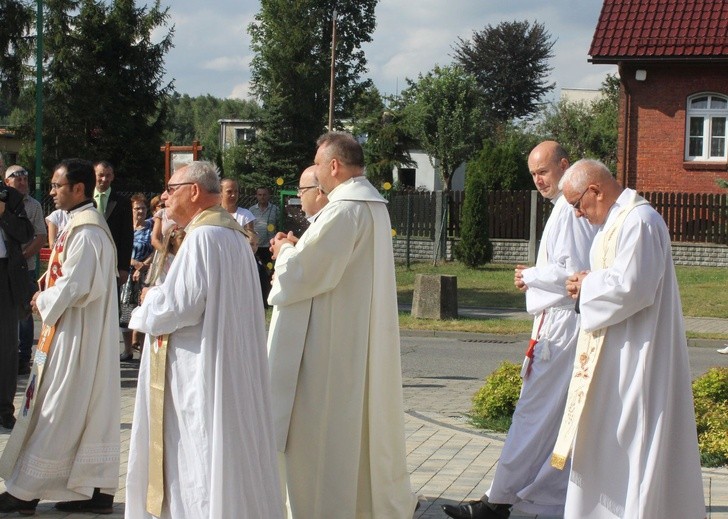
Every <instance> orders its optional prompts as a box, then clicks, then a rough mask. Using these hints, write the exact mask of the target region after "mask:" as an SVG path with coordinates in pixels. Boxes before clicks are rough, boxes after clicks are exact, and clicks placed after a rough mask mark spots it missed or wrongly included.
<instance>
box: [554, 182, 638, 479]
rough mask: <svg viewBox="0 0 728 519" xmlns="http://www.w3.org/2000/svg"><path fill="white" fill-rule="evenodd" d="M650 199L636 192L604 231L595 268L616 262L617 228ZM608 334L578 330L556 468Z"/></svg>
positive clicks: (565, 453)
mask: <svg viewBox="0 0 728 519" xmlns="http://www.w3.org/2000/svg"><path fill="white" fill-rule="evenodd" d="M647 203H648V202H647V200H645V199H644V198H642V197H641V196H639V195H638V194H637V193H634V194H633V196H632V197H631V198H630V200H629V201H628V202H627V204H626V205H625V206H624V207H623V208H622V209H621V210H620V211H619V213H618V214H617V216H616V218H615V220H614V223H613V224H612V226H611V227H610V228H609V229H608V230H607V231H606V232H604V234H602V236H601V238H600V240H599V241H598V242H597V243H596V244H595V247H596V248H595V251H594V257H595V260H596V262H597V264H596V265H595V267H596V269H595V270H601V269H605V268H608V267H610V266H611V265H612V264H613V263H614V258H615V256H616V253H617V238H618V236H619V232H618V231H619V230H621V228H622V225H623V224H624V220H625V219H626V218H627V215H628V214H629V213H630V211H632V209H634V208H635V207H637V206H640V205H644V204H647ZM606 334H607V328H600V329H598V330H594V331H593V332H586V331H584V330H583V329H582V330H581V331H580V332H579V340H578V342H577V344H576V357H575V358H574V370H573V372H572V374H571V382H570V383H569V393H568V396H567V398H566V407H565V408H564V416H563V417H562V418H561V427H560V428H559V435H558V437H557V439H556V445H555V446H554V452H553V454H552V455H551V466H552V467H554V468H556V469H559V470H563V469H564V467H565V466H566V460H567V459H568V458H569V454H570V453H571V448H572V446H573V444H574V438H575V436H576V431H577V429H578V427H579V420H580V418H581V414H582V411H583V410H584V405H585V404H586V400H587V396H588V393H589V385H590V384H591V381H592V379H593V378H594V373H596V370H597V362H598V360H599V353H600V352H601V350H602V345H603V344H604V338H605V336H606Z"/></svg>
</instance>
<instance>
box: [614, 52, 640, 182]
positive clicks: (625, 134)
mask: <svg viewBox="0 0 728 519" xmlns="http://www.w3.org/2000/svg"><path fill="white" fill-rule="evenodd" d="M618 70H619V77H620V78H622V81H621V83H622V88H624V110H623V112H624V121H623V123H622V187H636V186H629V185H627V182H628V180H629V175H628V169H629V158H630V156H629V144H630V142H631V139H630V130H631V128H632V125H631V121H632V93H631V92H630V90H629V87H628V86H627V76H626V75H625V73H624V67H623V63H619V65H618Z"/></svg>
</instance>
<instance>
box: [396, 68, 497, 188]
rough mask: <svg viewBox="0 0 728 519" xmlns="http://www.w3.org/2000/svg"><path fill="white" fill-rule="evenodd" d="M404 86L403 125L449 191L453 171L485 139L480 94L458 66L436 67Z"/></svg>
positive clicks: (486, 126)
mask: <svg viewBox="0 0 728 519" xmlns="http://www.w3.org/2000/svg"><path fill="white" fill-rule="evenodd" d="M408 85H409V86H408V87H407V89H405V90H404V91H403V92H402V97H401V103H402V106H403V108H402V109H403V110H404V117H405V119H406V123H405V124H406V125H407V127H408V128H409V129H410V131H411V133H412V135H413V136H414V137H415V138H416V139H417V141H418V142H419V143H420V145H421V147H422V149H423V150H424V151H425V152H427V154H428V155H429V156H430V162H431V163H432V166H433V167H434V168H435V169H436V170H439V171H440V174H441V175H442V180H443V183H444V184H445V190H447V191H449V190H450V188H451V187H452V186H451V184H452V175H453V173H454V172H455V170H456V169H457V168H458V166H460V164H462V163H463V162H465V161H467V160H468V159H470V157H471V156H472V155H473V154H474V153H475V152H476V151H477V150H478V149H480V147H481V145H482V143H483V139H484V138H485V136H486V135H487V130H488V123H487V121H488V116H487V114H486V112H485V110H484V105H483V102H482V97H481V93H480V90H479V88H478V86H477V84H476V82H475V78H474V77H473V76H471V75H470V74H467V73H466V72H464V71H463V69H462V68H460V67H458V66H452V67H439V66H436V67H435V68H434V69H433V70H432V71H430V72H428V73H427V75H425V76H422V74H420V76H419V79H418V80H417V82H413V81H411V80H408Z"/></svg>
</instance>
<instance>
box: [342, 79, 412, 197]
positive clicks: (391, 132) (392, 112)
mask: <svg viewBox="0 0 728 519" xmlns="http://www.w3.org/2000/svg"><path fill="white" fill-rule="evenodd" d="M353 123H354V130H353V131H354V133H355V134H356V135H362V136H365V141H364V143H363V144H362V147H363V148H364V162H365V163H366V165H367V178H369V180H370V181H372V183H374V184H375V185H376V184H378V183H382V182H390V183H391V182H393V178H392V177H393V171H394V168H396V167H402V166H406V167H409V166H413V165H414V164H415V162H414V161H413V160H412V157H411V156H410V152H409V150H411V149H413V148H415V147H416V146H417V143H416V141H415V139H414V137H412V136H411V135H410V132H409V131H408V130H407V128H406V127H405V125H404V116H403V113H402V110H400V109H399V107H397V106H396V103H395V101H394V100H393V99H389V98H383V97H382V96H381V95H380V93H379V90H377V88H376V87H375V86H371V87H370V88H368V89H367V90H366V91H365V92H364V94H363V95H362V96H361V98H360V99H359V102H357V104H356V106H355V108H354V118H353Z"/></svg>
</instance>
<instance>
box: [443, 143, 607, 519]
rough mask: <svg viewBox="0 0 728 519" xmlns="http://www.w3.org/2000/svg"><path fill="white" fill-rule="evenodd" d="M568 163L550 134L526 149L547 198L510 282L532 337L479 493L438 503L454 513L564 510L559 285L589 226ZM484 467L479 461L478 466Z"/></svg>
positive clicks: (565, 303) (582, 254)
mask: <svg viewBox="0 0 728 519" xmlns="http://www.w3.org/2000/svg"><path fill="white" fill-rule="evenodd" d="M568 167H569V161H568V158H567V155H566V152H565V151H564V149H563V148H562V147H561V146H560V145H559V144H558V143H556V142H554V141H545V142H542V143H540V144H539V145H538V146H536V147H535V148H534V149H533V150H531V153H530V154H529V157H528V169H529V171H530V172H531V176H532V178H533V182H534V185H535V187H536V189H538V191H539V192H540V193H541V195H543V196H544V197H545V198H547V199H548V200H551V202H552V203H553V204H554V207H553V209H552V211H551V215H550V216H549V219H548V221H547V222H546V226H545V228H544V231H543V235H542V237H541V244H540V246H539V250H538V256H537V260H536V266H534V267H530V268H527V267H526V266H524V265H517V266H516V271H515V276H514V283H515V286H516V288H517V289H519V290H521V291H523V292H524V293H525V295H526V309H527V310H528V312H529V313H531V314H533V315H534V316H535V318H534V324H533V333H532V341H531V344H530V345H529V350H528V351H527V356H526V358H525V359H524V368H523V373H522V376H523V386H522V389H521V395H520V398H519V399H518V403H517V404H516V409H515V412H514V413H513V422H512V425H511V428H510V430H509V431H508V436H507V437H506V441H505V444H504V445H503V450H502V451H501V456H500V459H499V460H498V466H497V468H496V471H495V476H494V477H493V481H492V483H491V486H490V488H489V489H488V491H487V492H486V493H485V495H484V496H483V498H481V499H480V500H477V501H471V502H469V503H464V504H461V505H443V510H444V512H445V513H446V514H447V515H448V516H450V517H454V518H457V519H486V518H505V517H508V516H509V515H510V512H511V506H512V507H513V510H516V511H520V512H524V513H528V514H541V515H549V516H558V515H561V514H563V512H564V502H565V501H566V487H567V484H568V478H569V473H568V471H560V470H557V469H555V468H553V467H552V466H551V453H552V451H553V447H554V443H555V442H556V435H557V434H558V432H559V425H560V424H561V415H562V414H563V412H564V404H565V403H566V391H567V389H568V387H569V380H570V379H571V367H572V365H573V363H574V351H575V350H576V339H577V336H578V332H579V316H578V315H577V314H576V312H575V311H574V301H573V300H572V299H571V298H570V297H569V294H568V293H567V292H566V286H565V284H566V280H567V279H568V277H569V276H570V275H571V274H574V273H575V272H580V271H582V270H585V269H586V268H588V266H589V247H591V243H592V240H593V239H594V234H595V233H596V227H594V226H592V225H591V224H590V223H589V222H587V221H585V220H584V219H579V218H577V217H576V215H575V214H574V211H573V210H572V208H571V206H570V205H569V204H568V203H566V201H565V200H564V197H563V195H562V194H561V191H560V190H559V180H561V177H562V175H563V174H564V172H565V171H566V169H567V168H568ZM484 469H485V467H484Z"/></svg>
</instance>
